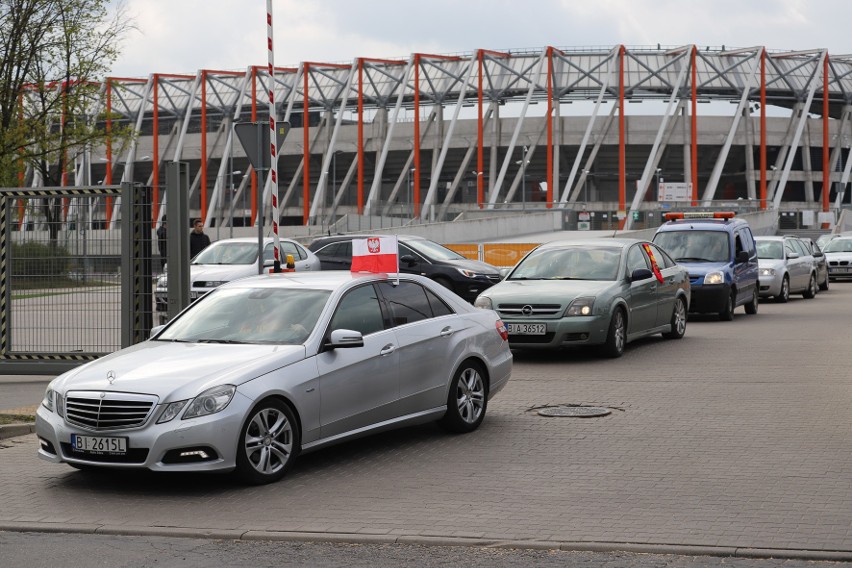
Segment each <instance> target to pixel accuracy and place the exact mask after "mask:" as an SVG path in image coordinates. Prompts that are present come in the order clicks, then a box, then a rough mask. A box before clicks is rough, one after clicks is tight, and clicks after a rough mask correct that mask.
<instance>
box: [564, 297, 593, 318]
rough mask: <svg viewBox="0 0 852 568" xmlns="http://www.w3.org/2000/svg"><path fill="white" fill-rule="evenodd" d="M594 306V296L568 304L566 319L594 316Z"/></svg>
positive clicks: (577, 299)
mask: <svg viewBox="0 0 852 568" xmlns="http://www.w3.org/2000/svg"><path fill="white" fill-rule="evenodd" d="M594 306H595V298H594V297H593V296H584V297H581V298H576V299H574V301H573V302H571V303H570V304H568V308H567V309H566V310H565V317H570V316H590V315H592V308H594Z"/></svg>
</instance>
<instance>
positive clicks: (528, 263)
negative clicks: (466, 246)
mask: <svg viewBox="0 0 852 568" xmlns="http://www.w3.org/2000/svg"><path fill="white" fill-rule="evenodd" d="M689 294H690V288H689V274H688V273H687V271H686V269H684V268H683V267H681V266H680V265H678V264H677V263H676V262H675V261H673V260H672V259H671V257H670V256H669V255H668V254H667V253H666V252H665V251H664V250H662V249H661V248H660V247H658V246H656V245H654V244H653V243H651V242H648V241H640V240H635V239H610V238H600V239H588V240H577V241H554V242H550V243H546V244H543V245H541V246H539V247H538V248H536V249H534V250H532V251H531V252H530V253H529V254H527V256H525V257H524V258H523V259H522V260H521V261H520V262H519V263H518V264H517V265H516V266H515V267H514V268H513V269H512V270H511V272H509V274H508V275H507V276H506V278H505V279H504V280H503V281H502V282H500V283H499V284H497V285H495V286H492V287H491V288H489V289H488V290H486V291H485V292H483V293H482V294H480V295H479V297H477V299H476V302H475V304H474V305H475V306H476V307H479V308H484V309H493V310H495V311H496V312H497V313H498V314H499V315H500V317H501V319H502V320H503V322H504V323H505V324H506V327H507V328H508V332H509V346H510V347H512V348H513V349H556V348H562V347H573V346H592V345H594V346H600V348H601V352H602V353H603V354H604V355H606V356H608V357H620V356H621V355H622V354H623V353H624V348H625V345H626V344H627V343H628V342H629V341H633V340H634V339H638V338H640V337H645V336H649V335H653V334H656V333H661V334H662V335H663V337H666V338H670V339H680V338H681V337H683V335H684V333H685V332H686V318H687V313H688V312H689Z"/></svg>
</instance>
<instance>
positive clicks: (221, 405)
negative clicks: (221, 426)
mask: <svg viewBox="0 0 852 568" xmlns="http://www.w3.org/2000/svg"><path fill="white" fill-rule="evenodd" d="M236 392H237V387H235V386H234V385H222V386H219V387H213V388H212V389H207V390H206V391H204V392H203V393H201V394H200V395H198V396H197V397H195V398H194V399H192V402H190V403H189V408H187V409H186V412H184V413H183V419H184V420H186V419H187V418H199V417H201V416H207V415H208V414H216V413H217V412H221V411H222V410H224V409H225V407H227V406H228V403H230V402H231V399H232V398H234V393H236Z"/></svg>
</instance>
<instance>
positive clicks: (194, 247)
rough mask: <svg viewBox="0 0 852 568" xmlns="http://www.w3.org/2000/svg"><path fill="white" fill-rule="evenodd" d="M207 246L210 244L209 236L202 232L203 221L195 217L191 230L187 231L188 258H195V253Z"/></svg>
mask: <svg viewBox="0 0 852 568" xmlns="http://www.w3.org/2000/svg"><path fill="white" fill-rule="evenodd" d="M208 246H210V237H208V236H207V235H205V234H204V223H203V222H202V221H201V219H196V220H195V223H194V224H193V229H192V232H191V233H189V258H190V259H193V258H195V255H197V254H198V253H200V252H201V251H203V250H204V249H206V248H207V247H208Z"/></svg>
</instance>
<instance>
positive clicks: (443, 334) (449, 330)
mask: <svg viewBox="0 0 852 568" xmlns="http://www.w3.org/2000/svg"><path fill="white" fill-rule="evenodd" d="M453 333H455V330H454V329H453V328H451V327H450V326H447V327H445V328H444V329H442V330H441V337H449V336H451V335H452V334H453Z"/></svg>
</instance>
